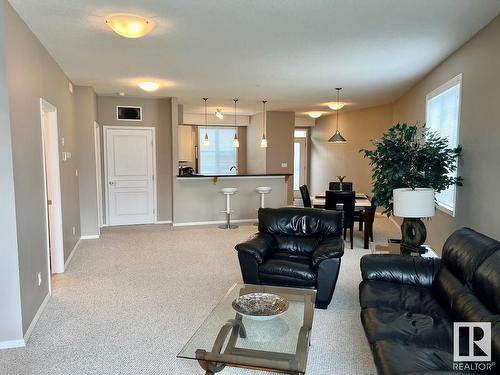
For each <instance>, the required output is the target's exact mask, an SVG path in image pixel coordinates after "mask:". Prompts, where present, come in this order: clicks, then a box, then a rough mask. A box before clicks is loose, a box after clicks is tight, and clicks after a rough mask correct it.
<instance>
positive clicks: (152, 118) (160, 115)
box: [97, 96, 177, 221]
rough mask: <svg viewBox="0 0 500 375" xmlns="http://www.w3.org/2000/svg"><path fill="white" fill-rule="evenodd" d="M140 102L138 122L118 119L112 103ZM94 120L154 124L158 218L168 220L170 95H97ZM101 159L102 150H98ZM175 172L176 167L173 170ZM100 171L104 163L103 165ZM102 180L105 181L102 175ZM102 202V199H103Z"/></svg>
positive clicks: (114, 104) (133, 124) (170, 193)
mask: <svg viewBox="0 0 500 375" xmlns="http://www.w3.org/2000/svg"><path fill="white" fill-rule="evenodd" d="M118 105H129V106H141V107H142V112H143V113H142V116H143V117H142V118H143V120H142V121H141V122H137V121H118V120H117V119H116V106H118ZM97 122H98V123H99V125H100V126H101V127H103V126H145V127H146V126H149V127H154V128H156V177H157V180H156V181H157V185H156V189H157V212H158V221H170V220H172V114H171V100H170V99H148V98H127V97H117V96H98V97H97ZM102 155H103V159H104V156H105V155H104V150H103V152H102ZM175 172H176V173H177V169H176V170H175ZM103 173H104V167H103ZM103 181H106V179H105V177H104V176H103ZM103 202H105V200H103Z"/></svg>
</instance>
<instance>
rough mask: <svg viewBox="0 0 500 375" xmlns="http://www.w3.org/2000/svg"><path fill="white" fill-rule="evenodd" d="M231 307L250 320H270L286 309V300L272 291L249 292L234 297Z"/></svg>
mask: <svg viewBox="0 0 500 375" xmlns="http://www.w3.org/2000/svg"><path fill="white" fill-rule="evenodd" d="M232 306H233V309H234V310H236V312H238V313H239V314H241V315H243V316H244V317H246V318H248V319H252V320H270V319H274V318H276V317H278V316H280V315H282V314H283V313H284V312H285V311H286V310H288V301H287V300H286V299H285V298H283V297H280V296H278V295H276V294H272V293H250V294H244V295H242V296H240V297H238V298H236V299H235V300H234V301H233V303H232Z"/></svg>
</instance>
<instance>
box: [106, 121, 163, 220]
mask: <svg viewBox="0 0 500 375" xmlns="http://www.w3.org/2000/svg"><path fill="white" fill-rule="evenodd" d="M102 129H103V133H104V139H103V141H104V153H103V154H104V179H105V181H104V192H105V194H104V195H105V198H106V225H107V226H109V225H110V224H109V189H108V183H109V181H108V157H107V155H108V150H107V131H108V129H110V130H111V129H123V130H151V131H152V133H153V207H154V214H153V220H154V222H153V224H154V223H156V222H158V206H157V203H156V202H157V196H156V190H157V189H156V181H157V178H156V175H157V173H156V128H155V127H152V126H103V127H102Z"/></svg>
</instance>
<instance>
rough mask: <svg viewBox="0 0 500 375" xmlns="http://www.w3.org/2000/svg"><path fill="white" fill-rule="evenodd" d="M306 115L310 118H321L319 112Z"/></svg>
mask: <svg viewBox="0 0 500 375" xmlns="http://www.w3.org/2000/svg"><path fill="white" fill-rule="evenodd" d="M308 115H309V117H311V118H319V117H321V115H322V113H321V112H309V113H308Z"/></svg>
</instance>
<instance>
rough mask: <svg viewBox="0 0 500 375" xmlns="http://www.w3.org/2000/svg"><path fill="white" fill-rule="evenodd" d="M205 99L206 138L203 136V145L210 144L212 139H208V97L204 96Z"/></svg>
mask: <svg viewBox="0 0 500 375" xmlns="http://www.w3.org/2000/svg"><path fill="white" fill-rule="evenodd" d="M203 100H204V101H205V138H203V146H205V147H208V146H210V141H209V140H208V114H207V100H208V98H203Z"/></svg>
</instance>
